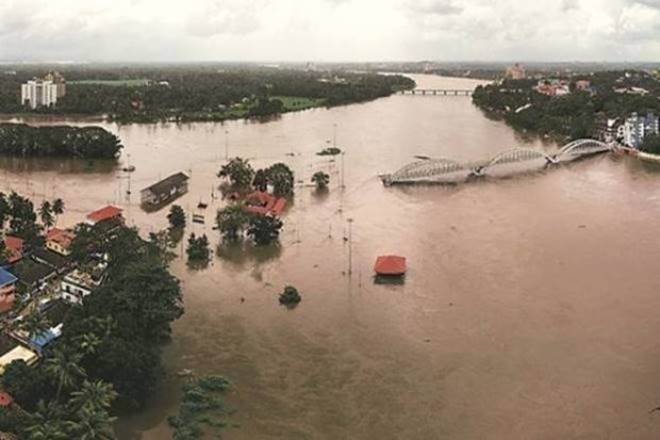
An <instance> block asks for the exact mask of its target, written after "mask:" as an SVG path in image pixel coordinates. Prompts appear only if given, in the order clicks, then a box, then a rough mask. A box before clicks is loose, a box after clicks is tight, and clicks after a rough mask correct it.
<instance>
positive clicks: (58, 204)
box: [51, 198, 64, 224]
mask: <svg viewBox="0 0 660 440" xmlns="http://www.w3.org/2000/svg"><path fill="white" fill-rule="evenodd" d="M51 207H52V209H51V210H52V212H53V214H54V215H55V224H57V218H58V217H59V216H60V215H62V214H63V213H64V201H63V200H62V199H60V198H57V199H55V200H53V203H52V205H51Z"/></svg>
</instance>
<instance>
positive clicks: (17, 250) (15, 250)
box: [5, 235, 23, 264]
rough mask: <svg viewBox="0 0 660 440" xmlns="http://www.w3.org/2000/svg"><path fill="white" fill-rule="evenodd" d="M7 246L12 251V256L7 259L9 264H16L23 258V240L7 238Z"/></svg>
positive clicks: (8, 236) (12, 237) (7, 236)
mask: <svg viewBox="0 0 660 440" xmlns="http://www.w3.org/2000/svg"><path fill="white" fill-rule="evenodd" d="M5 246H6V247H7V249H9V251H10V255H9V257H8V258H7V262H8V263H10V264H11V263H15V262H17V261H18V260H20V259H21V258H23V239H22V238H18V237H14V236H12V235H6V236H5Z"/></svg>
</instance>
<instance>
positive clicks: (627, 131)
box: [619, 113, 660, 148]
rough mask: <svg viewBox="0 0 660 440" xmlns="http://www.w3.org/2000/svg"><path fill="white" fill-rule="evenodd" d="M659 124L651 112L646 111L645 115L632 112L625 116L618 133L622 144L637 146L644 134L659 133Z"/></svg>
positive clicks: (639, 144) (642, 140) (642, 139)
mask: <svg viewBox="0 0 660 440" xmlns="http://www.w3.org/2000/svg"><path fill="white" fill-rule="evenodd" d="M659 125H660V124H659V121H658V117H657V116H655V115H654V114H653V113H648V114H647V115H646V116H639V115H638V114H637V113H633V114H632V115H630V116H629V117H628V118H626V121H625V123H624V124H623V125H622V126H621V127H622V128H620V131H619V134H620V135H621V137H622V138H623V143H624V144H626V145H627V146H629V147H632V148H639V147H640V146H641V145H642V142H644V138H645V137H646V136H648V135H650V134H658V133H660V126H659Z"/></svg>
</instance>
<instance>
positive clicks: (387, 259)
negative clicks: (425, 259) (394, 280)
mask: <svg viewBox="0 0 660 440" xmlns="http://www.w3.org/2000/svg"><path fill="white" fill-rule="evenodd" d="M374 271H375V272H376V273H377V274H378V275H403V274H404V273H406V257H400V256H398V255H382V256H380V257H378V258H377V259H376V264H375V265H374Z"/></svg>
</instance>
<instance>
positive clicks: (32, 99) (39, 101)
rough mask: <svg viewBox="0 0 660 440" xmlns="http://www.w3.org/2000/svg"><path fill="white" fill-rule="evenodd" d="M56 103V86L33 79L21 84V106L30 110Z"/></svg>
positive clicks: (49, 82) (50, 82)
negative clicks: (25, 106)
mask: <svg viewBox="0 0 660 440" xmlns="http://www.w3.org/2000/svg"><path fill="white" fill-rule="evenodd" d="M56 103H57V85H56V84H53V82H52V81H44V80H40V79H35V80H32V81H28V82H27V83H25V84H21V104H23V105H27V106H29V107H30V108H31V109H35V108H38V107H49V106H51V105H55V104H56Z"/></svg>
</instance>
